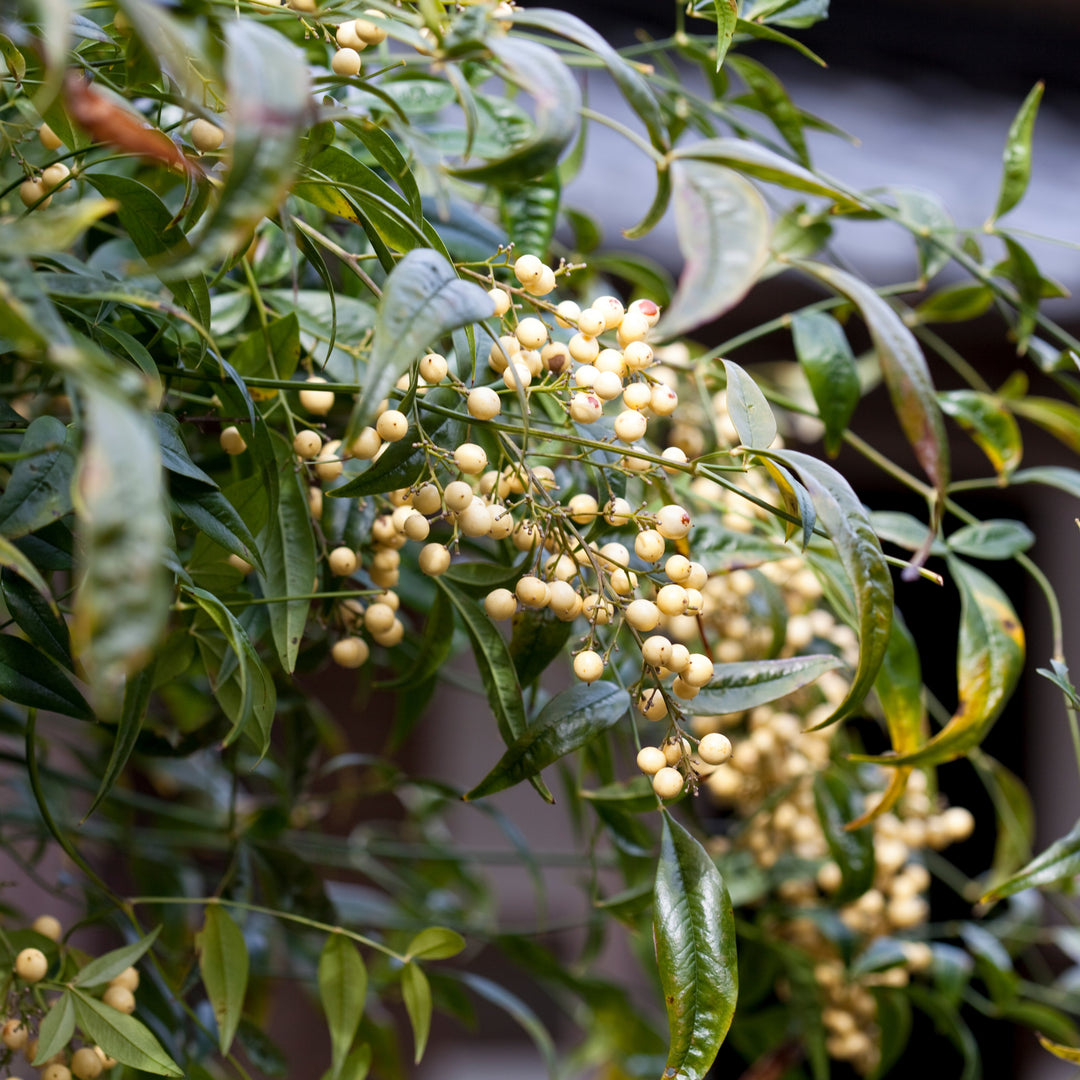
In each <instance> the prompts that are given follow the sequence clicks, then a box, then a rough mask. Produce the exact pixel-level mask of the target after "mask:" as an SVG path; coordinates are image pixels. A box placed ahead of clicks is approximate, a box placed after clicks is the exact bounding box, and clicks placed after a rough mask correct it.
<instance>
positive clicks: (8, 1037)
mask: <svg viewBox="0 0 1080 1080" xmlns="http://www.w3.org/2000/svg"><path fill="white" fill-rule="evenodd" d="M29 1038H30V1031H29V1030H28V1028H27V1026H26V1025H25V1024H24V1023H23V1022H22V1021H21V1020H17V1019H15V1018H14V1017H12V1019H10V1020H5V1021H4V1026H3V1028H2V1029H0V1040H3V1043H4V1045H5V1046H6V1047H7V1048H8V1049H9V1050H21V1049H22V1048H23V1047H24V1046H25V1045H26V1040H27V1039H29Z"/></svg>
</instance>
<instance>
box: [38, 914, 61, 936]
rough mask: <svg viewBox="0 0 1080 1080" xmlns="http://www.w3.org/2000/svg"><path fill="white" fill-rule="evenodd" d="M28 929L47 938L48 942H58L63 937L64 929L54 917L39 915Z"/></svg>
mask: <svg viewBox="0 0 1080 1080" xmlns="http://www.w3.org/2000/svg"><path fill="white" fill-rule="evenodd" d="M30 929H31V930H34V931H36V932H37V933H39V934H40V935H41V936H42V937H47V938H48V939H49V940H50V941H59V940H60V938H61V937H62V936H63V933H64V928H63V927H62V926H61V925H60V920H59V919H58V918H57V917H56V916H55V915H39V916H38V917H37V918H36V919H35V920H34V921H33V922H32V923H31V924H30Z"/></svg>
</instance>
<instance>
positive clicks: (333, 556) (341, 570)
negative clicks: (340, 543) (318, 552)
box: [326, 547, 360, 577]
mask: <svg viewBox="0 0 1080 1080" xmlns="http://www.w3.org/2000/svg"><path fill="white" fill-rule="evenodd" d="M326 562H327V565H328V566H329V567H330V573H332V574H334V575H335V576H336V577H348V576H349V575H350V574H355V573H356V568H357V567H358V566H359V565H360V560H359V559H358V558H357V557H356V552H355V551H353V549H352V548H349V547H336V548H334V550H333V551H331V552H330V554H329V555H328V556H327V557H326Z"/></svg>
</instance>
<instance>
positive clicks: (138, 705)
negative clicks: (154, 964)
mask: <svg viewBox="0 0 1080 1080" xmlns="http://www.w3.org/2000/svg"><path fill="white" fill-rule="evenodd" d="M156 669H157V662H156V660H155V661H152V662H151V663H150V664H148V665H147V666H146V667H145V668H143V669H142V671H140V672H139V673H138V674H137V675H132V676H131V677H130V678H129V679H128V681H127V685H126V686H125V687H124V702H123V704H122V705H121V706H120V718H119V722H118V723H117V725H116V734H115V737H114V739H113V746H112V751H111V752H110V754H109V762H108V764H107V765H106V766H105V773H104V775H103V776H102V778H101V783H100V785H99V786H98V790H97V794H96V795H95V796H94V799H93V802H91V803H90V806H89V808H88V809H87V811H86V813H85V814H84V815H83V821H85V820H86V819H87V818H88V817H90V815H91V814H93V812H94V811H95V810H96V809H97V808H98V807H99V806H100V805H101V803H102V800H103V799H105V797H106V796H107V795H108V794H109V792H110V791H112V789H113V787H114V785H115V784H116V781H117V780H119V779H120V774H121V773H122V772H123V771H124V766H125V765H127V763H128V758H130V757H131V752H132V751H133V750H134V749H135V743H136V742H137V741H138V738H139V734H140V733H141V732H142V729H143V721H144V720H145V718H146V709H147V706H148V705H149V703H150V693H151V691H152V690H153V688H154V673H155V671H156ZM124 966H125V967H126V966H127V965H126V964H125V965H124ZM120 970H121V971H122V970H123V968H121V969H120ZM106 981H108V980H106Z"/></svg>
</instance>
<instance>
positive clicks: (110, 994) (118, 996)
mask: <svg viewBox="0 0 1080 1080" xmlns="http://www.w3.org/2000/svg"><path fill="white" fill-rule="evenodd" d="M101 1000H102V1001H103V1002H105V1004H106V1005H110V1006H112V1008H114V1009H116V1011H117V1012H122V1013H126V1014H127V1015H128V1016H130V1015H131V1014H132V1013H133V1012H134V1011H135V995H134V994H133V993H132V992H131V991H130V990H129V989H128V988H127V987H126V986H110V987H109V988H108V989H107V990H106V991H105V993H104V994H102V995H101Z"/></svg>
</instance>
